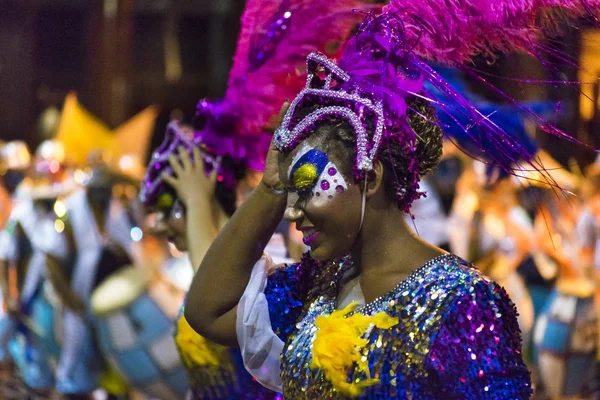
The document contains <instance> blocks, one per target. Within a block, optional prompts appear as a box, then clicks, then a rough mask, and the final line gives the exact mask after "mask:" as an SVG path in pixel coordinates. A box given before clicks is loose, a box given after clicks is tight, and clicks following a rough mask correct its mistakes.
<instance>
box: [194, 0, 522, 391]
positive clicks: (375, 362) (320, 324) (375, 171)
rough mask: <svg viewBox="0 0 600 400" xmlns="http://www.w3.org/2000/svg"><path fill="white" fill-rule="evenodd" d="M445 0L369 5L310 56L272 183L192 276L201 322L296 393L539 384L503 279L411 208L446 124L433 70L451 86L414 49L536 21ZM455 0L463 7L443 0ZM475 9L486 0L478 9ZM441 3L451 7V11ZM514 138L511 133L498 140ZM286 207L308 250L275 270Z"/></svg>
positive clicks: (272, 160)
mask: <svg viewBox="0 0 600 400" xmlns="http://www.w3.org/2000/svg"><path fill="white" fill-rule="evenodd" d="M430 3H431V4H430ZM443 4H444V6H443V7H442V6H441V4H439V3H435V2H426V3H425V4H424V3H423V2H419V5H418V6H417V5H416V4H414V5H413V4H412V3H410V2H405V1H403V2H394V1H393V2H391V4H390V6H388V8H387V10H388V12H387V13H384V14H383V15H382V16H380V17H374V16H373V15H369V16H367V18H366V19H365V22H364V23H363V25H362V27H361V28H360V29H359V33H358V34H357V36H356V38H355V39H354V40H352V41H351V42H350V43H349V44H348V46H347V48H346V52H345V53H344V55H343V56H342V58H341V61H340V64H339V65H336V64H335V63H333V62H331V61H330V60H327V59H326V58H325V57H323V56H322V55H319V54H312V55H310V56H309V57H308V60H307V64H308V66H309V74H308V79H307V85H306V88H305V89H304V90H302V91H301V92H300V94H299V95H298V96H297V97H296V98H295V99H294V101H293V102H292V103H291V105H290V107H289V109H288V110H287V111H286V113H285V116H284V118H283V123H282V125H281V127H280V128H279V129H278V130H277V131H276V132H275V135H274V144H275V147H273V148H272V149H271V151H270V154H269V155H268V157H267V162H266V168H265V174H264V176H263V180H262V183H261V185H259V186H258V188H257V189H256V190H255V191H254V192H253V193H252V195H251V196H250V198H249V199H248V200H247V202H246V203H244V204H243V205H242V207H240V208H239V209H238V210H237V212H236V214H235V215H234V216H233V217H232V218H231V220H230V221H229V223H228V224H227V225H226V226H225V228H224V229H223V230H221V232H220V234H219V236H218V238H217V239H216V240H215V241H214V242H213V245H212V246H211V248H210V249H209V251H208V252H207V254H206V256H205V257H204V260H203V262H202V264H201V266H200V269H199V270H198V273H197V274H196V276H195V278H194V281H193V283H192V288H191V290H190V292H189V294H188V306H187V307H186V312H185V315H186V318H187V319H188V321H189V322H190V323H191V325H192V326H193V327H194V328H195V329H197V330H198V331H199V332H200V333H202V334H204V335H206V336H207V337H209V338H212V339H214V340H220V341H222V342H229V343H235V342H236V341H239V344H240V346H241V348H242V354H243V355H244V360H245V364H246V366H247V368H248V369H249V370H251V371H252V373H253V375H254V376H255V377H256V378H257V379H259V380H260V381H261V382H263V384H265V385H267V386H268V387H271V388H273V389H275V390H283V394H284V396H285V397H289V398H294V399H300V398H307V399H309V398H323V397H332V398H345V397H358V396H362V397H363V398H388V397H392V396H396V397H400V398H469V399H485V398H489V399H491V398H502V399H506V398H519V399H520V398H528V397H529V396H530V394H531V385H530V381H529V372H528V371H527V368H526V367H525V365H524V364H523V361H522V358H521V355H520V341H521V338H520V334H519V329H518V325H517V320H516V312H515V309H514V305H513V304H512V302H511V301H510V300H509V299H508V296H507V295H506V293H505V292H504V290H503V289H502V288H500V287H499V286H498V285H496V284H495V283H494V282H491V281H489V280H488V279H487V278H485V277H484V276H483V275H481V274H480V273H479V272H478V271H477V270H476V269H474V268H473V267H472V266H470V265H469V264H468V263H466V262H465V261H463V260H461V259H459V258H458V257H455V256H453V255H449V254H446V253H445V252H443V251H441V250H440V249H438V248H435V247H433V246H431V245H429V244H427V243H425V242H423V241H421V240H420V239H418V238H417V237H415V236H414V235H413V234H412V233H411V232H410V230H409V228H408V227H407V226H406V224H405V223H403V213H404V212H406V211H408V210H409V208H410V205H411V203H412V202H413V201H414V200H415V198H418V197H419V196H420V194H419V191H418V188H419V186H418V182H419V179H420V178H421V177H422V176H423V175H425V174H426V173H427V172H428V171H429V170H430V169H431V168H433V167H434V166H435V165H436V163H437V162H438V161H439V158H440V156H441V147H442V138H441V136H442V133H441V130H440V129H439V127H437V126H436V124H435V123H434V121H435V116H434V115H433V112H432V111H431V108H430V106H429V105H428V103H427V98H428V95H429V94H428V93H425V92H424V91H423V87H422V84H423V80H425V79H426V80H429V81H430V82H433V83H435V84H436V85H437V87H438V88H440V89H441V90H444V91H446V92H450V91H451V89H450V88H448V87H447V85H446V84H445V82H442V81H441V80H440V79H439V76H438V75H437V74H436V73H435V72H434V71H432V70H431V69H430V68H429V67H428V66H427V65H425V64H424V63H423V62H421V61H420V60H419V59H418V58H417V57H416V56H415V55H414V53H412V51H414V52H417V53H419V52H420V53H421V54H425V55H428V56H432V54H434V55H437V56H439V57H440V58H446V61H448V62H450V60H454V61H456V62H461V61H464V58H463V57H466V58H468V56H467V54H472V53H473V52H474V50H476V49H477V45H483V46H484V47H485V46H487V45H488V44H489V42H488V40H490V39H492V38H494V36H492V35H491V34H490V35H488V34H486V36H485V38H483V37H479V41H478V40H474V41H473V36H472V37H470V38H468V39H469V40H458V42H454V41H453V42H452V44H453V45H456V44H458V43H462V45H463V46H464V47H463V50H465V51H466V53H461V52H460V51H459V52H458V53H459V54H460V55H457V54H454V55H452V52H453V51H455V50H457V48H456V47H455V48H451V47H450V46H446V45H450V43H447V42H445V40H448V38H452V39H450V40H456V39H457V36H460V32H457V31H455V30H453V31H452V32H451V33H450V34H448V32H441V31H437V30H436V29H444V28H446V29H450V27H452V28H453V29H459V30H462V29H464V30H465V31H464V32H462V33H463V34H464V33H466V32H467V31H468V32H469V34H472V35H474V36H475V37H477V34H480V35H481V34H484V32H487V33H490V32H493V33H494V34H497V35H498V37H502V43H503V44H505V42H504V41H503V40H504V39H507V37H506V36H504V35H503V33H506V34H507V35H508V34H509V32H508V31H507V32H504V31H502V30H501V29H502V28H501V27H502V23H504V24H506V25H509V22H510V23H511V24H512V26H511V28H515V26H514V25H515V24H516V25H518V24H523V27H528V26H529V25H528V24H529V23H531V21H533V19H532V18H531V15H528V16H527V18H524V19H522V18H521V17H523V16H524V15H521V14H522V13H523V14H524V13H525V9H524V10H520V12H517V14H519V18H517V17H515V18H514V20H513V19H511V15H512V14H511V13H508V14H507V13H505V11H506V10H501V11H497V12H498V14H496V13H495V12H494V11H492V10H489V8H487V6H485V5H483V4H480V6H481V7H482V10H479V11H481V12H482V14H478V13H475V14H473V12H472V11H473V10H470V9H469V10H467V9H460V8H459V7H460V5H457V3H451V4H449V3H447V2H444V3H443ZM427 5H429V6H430V7H429V8H427ZM436 6H437V8H436ZM451 6H454V7H457V8H458V9H447V8H445V7H451ZM471 6H476V5H473V4H471V3H469V7H471ZM505 6H506V5H505ZM512 6H514V5H512V4H511V5H510V6H506V7H508V8H510V7H512ZM465 7H466V6H465ZM483 8H485V10H486V11H485V12H484V11H483ZM502 8H503V7H502V6H500V9H502ZM527 10H528V11H530V12H533V10H534V9H529V8H527ZM513 11H514V10H513ZM517 11H519V10H517ZM427 12H430V13H431V14H428V13H427ZM436 13H438V14H436ZM465 14H466V15H472V18H467V19H468V22H465V21H464V20H463V18H465ZM484 14H485V17H483V15H484ZM476 15H477V16H479V17H476ZM495 17H497V18H495ZM438 18H442V19H444V18H449V19H450V20H452V22H448V24H446V23H444V24H443V27H442V25H441V24H439V20H438ZM503 18H507V20H503ZM525 20H526V21H527V22H525ZM435 21H438V22H435ZM461 21H462V23H461ZM492 21H493V24H492ZM500 22H502V23H500ZM428 23H431V24H432V25H428ZM453 23H456V25H453ZM499 23H500V24H499ZM488 24H491V25H488ZM432 26H435V27H436V28H432ZM419 27H425V28H423V29H422V30H420V29H418V28H419ZM522 33H524V32H522ZM509 36H510V35H509ZM498 37H496V38H498ZM419 39H420V40H419ZM462 39H467V38H466V37H465V36H463V37H462ZM514 39H515V40H517V43H520V44H522V45H524V46H526V45H527V43H525V42H521V41H520V39H517V38H514ZM436 46H441V47H436ZM485 48H487V47H485ZM436 49H439V50H440V53H436V52H435V50H436ZM442 53H443V56H442ZM451 94H452V96H451V97H453V98H454V99H455V100H456V101H457V102H459V103H460V106H461V107H463V109H464V110H465V112H467V113H471V114H469V115H471V116H472V117H473V119H478V118H477V113H476V112H474V111H473V109H472V108H471V107H470V105H469V104H468V102H467V101H465V100H464V99H463V98H462V97H460V96H459V95H458V94H457V93H455V92H453V93H451ZM479 128H480V129H482V130H483V132H486V134H487V137H490V138H492V140H493V141H496V140H497V139H499V137H501V138H502V140H499V141H498V142H496V143H497V144H498V145H499V146H497V150H498V151H499V152H501V153H502V154H501V155H503V156H506V155H507V153H508V152H509V151H510V150H511V149H514V148H519V149H522V147H518V143H515V141H511V140H510V138H508V137H507V136H506V135H499V136H497V135H498V134H499V133H500V132H499V131H498V130H497V129H496V127H495V126H494V125H493V124H490V123H489V121H482V122H481V126H480V127H479ZM508 142H510V143H511V145H510V148H507V147H502V144H500V143H508ZM509 158H510V157H506V158H504V160H507V159H509ZM513 159H514V158H513ZM497 161H498V163H500V164H502V159H500V158H498V160H497ZM505 168H506V170H510V166H508V167H506V166H505ZM284 215H285V217H286V219H288V220H289V221H292V222H296V224H297V226H298V228H299V229H300V230H302V231H303V233H304V239H305V243H307V244H309V245H310V247H311V250H310V254H309V255H307V256H305V258H304V259H303V261H302V262H301V263H300V264H296V265H291V266H288V267H285V268H283V269H281V270H278V271H276V272H274V273H273V274H272V275H271V276H270V277H269V278H268V280H267V278H266V269H267V268H268V267H269V264H270V263H269V262H268V258H266V259H263V260H262V261H261V262H258V263H256V262H257V261H258V260H259V258H260V257H261V254H262V251H263V248H264V244H265V243H266V241H267V239H268V237H269V236H270V235H271V234H272V233H273V231H274V229H275V226H276V225H277V222H278V221H279V219H280V218H281V217H282V216H284ZM232 249H234V251H233V250H232ZM316 260H319V261H316ZM255 263H256V265H255ZM253 265H255V267H254V270H253V274H252V275H251V270H252V266H253ZM265 281H268V282H267V283H266V282H265ZM248 282H249V283H248ZM265 285H266V289H265ZM263 290H264V294H263V293H262V291H263ZM244 291H245V294H244V296H243V297H242V294H243V293H244ZM236 316H237V317H236ZM236 319H237V334H236ZM284 343H285V345H284ZM280 371H281V374H280V373H279V372H280Z"/></svg>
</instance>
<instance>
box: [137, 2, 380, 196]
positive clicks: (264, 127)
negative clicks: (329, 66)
mask: <svg viewBox="0 0 600 400" xmlns="http://www.w3.org/2000/svg"><path fill="white" fill-rule="evenodd" d="M372 3H373V2H372V1H369V0H328V1H322V0H285V1H276V0H249V1H248V2H247V4H246V9H245V11H244V15H243V16H242V28H241V32H240V36H239V40H238V44H237V49H236V54H235V57H234V63H233V68H232V70H231V73H230V77H229V83H228V88H227V92H226V95H225V97H224V98H223V99H221V100H219V101H214V102H211V101H206V100H202V101H200V102H199V103H198V107H197V113H196V120H197V121H196V122H197V124H196V125H202V128H201V129H200V130H199V131H195V132H194V133H193V138H190V139H189V140H182V139H178V138H179V137H180V136H181V135H180V134H179V133H177V132H178V128H177V126H176V125H171V126H170V127H169V130H168V132H167V137H166V138H165V143H163V145H161V146H160V147H159V148H158V149H157V150H156V151H155V152H154V154H153V156H152V160H151V162H150V166H149V167H148V174H147V176H146V179H145V181H144V184H143V186H142V191H141V196H142V199H143V201H144V202H146V203H152V202H153V201H156V199H158V197H159V194H160V193H161V192H162V191H164V188H165V183H164V182H163V181H162V179H160V176H161V173H162V172H163V171H164V172H166V173H167V174H171V173H172V172H171V171H170V168H168V158H169V156H170V155H171V154H176V153H174V151H175V150H176V148H177V146H179V145H180V144H181V145H183V146H184V147H186V149H187V150H188V151H189V152H190V154H191V150H192V148H193V146H198V145H201V147H202V149H203V150H204V152H203V154H205V157H208V158H211V159H213V160H216V159H218V158H219V157H229V158H231V159H232V160H233V161H234V162H236V163H238V164H240V163H241V164H243V165H244V166H245V167H246V168H250V169H255V170H259V171H260V170H262V169H263V168H264V158H265V156H266V153H267V151H268V149H269V143H270V141H271V135H270V133H269V132H268V131H269V130H270V131H271V132H272V130H273V129H274V128H275V127H272V126H269V125H270V122H271V121H272V119H273V117H275V116H276V115H277V114H278V112H279V109H280V107H281V104H282V103H283V102H284V101H285V99H287V98H291V97H293V96H295V95H296V93H298V90H300V89H301V88H302V85H303V83H304V78H303V76H304V73H305V68H304V59H305V56H306V54H308V53H310V52H312V51H321V52H324V53H327V54H328V55H329V56H330V57H337V56H339V54H340V49H341V48H342V45H343V44H344V43H345V41H346V40H347V38H348V37H349V36H350V32H351V30H352V29H353V28H355V27H356V26H357V25H358V24H359V22H360V16H358V15H356V14H355V13H354V12H353V11H354V10H355V9H360V10H365V11H369V10H377V9H380V8H381V6H377V5H375V4H372ZM169 132H171V133H169ZM207 166H208V167H209V168H208V169H207V170H206V172H207V173H209V172H210V171H211V170H212V168H215V167H216V168H218V169H219V181H220V182H222V183H224V184H226V185H227V186H228V187H230V188H233V187H235V184H236V180H235V179H234V178H235V177H234V176H233V173H231V172H228V171H226V170H225V169H224V168H223V166H222V165H221V164H219V165H217V164H215V163H213V162H207Z"/></svg>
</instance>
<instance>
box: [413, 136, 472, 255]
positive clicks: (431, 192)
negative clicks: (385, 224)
mask: <svg viewBox="0 0 600 400" xmlns="http://www.w3.org/2000/svg"><path fill="white" fill-rule="evenodd" d="M460 154H461V153H460V151H459V150H458V148H457V147H456V146H455V145H454V144H452V143H450V142H449V141H445V142H444V152H443V154H442V160H441V161H440V163H439V165H438V166H437V168H436V169H435V170H434V171H433V172H432V173H431V175H430V176H429V177H427V178H426V179H424V180H423V181H422V182H421V183H420V187H421V190H423V191H424V192H426V193H427V196H425V197H421V198H420V199H417V200H416V201H415V202H414V203H413V206H412V208H411V210H410V214H406V217H405V219H406V220H407V223H408V226H410V227H411V228H413V229H414V230H415V231H416V233H417V234H418V235H419V236H420V237H421V238H422V239H423V240H425V241H427V242H429V243H431V244H434V245H436V246H438V247H440V248H442V249H444V250H446V251H450V242H449V232H450V229H449V227H448V224H449V222H450V218H449V214H450V210H451V207H452V204H453V201H454V197H455V194H456V184H457V182H458V180H459V178H460V176H461V174H462V171H463V164H464V162H463V160H461V157H460Z"/></svg>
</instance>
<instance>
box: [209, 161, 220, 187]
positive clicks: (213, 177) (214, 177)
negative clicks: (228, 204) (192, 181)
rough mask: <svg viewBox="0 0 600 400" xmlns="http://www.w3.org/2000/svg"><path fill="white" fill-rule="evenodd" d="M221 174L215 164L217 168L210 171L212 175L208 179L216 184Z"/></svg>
mask: <svg viewBox="0 0 600 400" xmlns="http://www.w3.org/2000/svg"><path fill="white" fill-rule="evenodd" d="M218 175H219V168H218V167H217V166H215V168H213V169H212V171H210V175H209V176H208V180H209V181H210V183H211V184H212V185H213V186H214V185H216V184H217V177H218Z"/></svg>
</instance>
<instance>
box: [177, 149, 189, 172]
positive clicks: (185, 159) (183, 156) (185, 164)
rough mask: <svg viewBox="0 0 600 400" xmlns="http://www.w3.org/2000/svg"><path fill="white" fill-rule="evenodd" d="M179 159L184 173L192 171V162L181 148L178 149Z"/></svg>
mask: <svg viewBox="0 0 600 400" xmlns="http://www.w3.org/2000/svg"><path fill="white" fill-rule="evenodd" d="M178 150H179V158H180V159H181V165H182V166H183V170H184V171H189V170H190V169H192V160H190V155H189V154H188V152H187V151H186V150H185V149H184V148H183V146H180V147H179V149H178Z"/></svg>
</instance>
